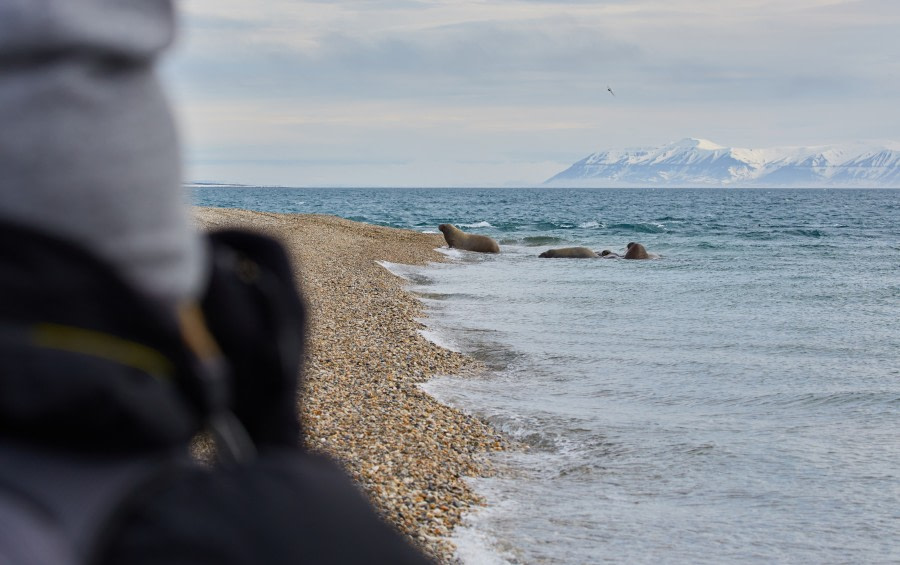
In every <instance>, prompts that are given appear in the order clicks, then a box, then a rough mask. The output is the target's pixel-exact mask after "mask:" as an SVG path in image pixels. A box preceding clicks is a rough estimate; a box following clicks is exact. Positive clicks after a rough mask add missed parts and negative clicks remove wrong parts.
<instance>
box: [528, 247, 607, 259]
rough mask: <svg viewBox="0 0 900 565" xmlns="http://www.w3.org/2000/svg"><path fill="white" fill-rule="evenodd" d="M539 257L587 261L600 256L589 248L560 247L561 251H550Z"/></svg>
mask: <svg viewBox="0 0 900 565" xmlns="http://www.w3.org/2000/svg"><path fill="white" fill-rule="evenodd" d="M538 257H544V258H551V259H552V258H556V257H563V258H566V259H587V258H589V257H599V255H597V254H596V253H594V250H593V249H589V248H587V247H560V248H559V249H548V250H547V251H544V252H543V253H541V254H540V255H538Z"/></svg>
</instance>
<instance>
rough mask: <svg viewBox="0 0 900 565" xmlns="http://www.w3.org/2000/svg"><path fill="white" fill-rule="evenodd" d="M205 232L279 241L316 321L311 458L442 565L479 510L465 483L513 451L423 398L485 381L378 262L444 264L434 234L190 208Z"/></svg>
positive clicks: (309, 412)
mask: <svg viewBox="0 0 900 565" xmlns="http://www.w3.org/2000/svg"><path fill="white" fill-rule="evenodd" d="M193 212H194V219H195V222H196V223H197V225H198V226H199V228H200V229H203V230H215V229H222V228H226V227H240V228H246V229H251V230H254V231H258V232H262V233H266V234H268V235H270V236H272V237H275V238H276V239H278V240H280V241H281V242H282V243H283V244H284V245H285V247H286V248H287V250H288V253H289V255H290V257H291V259H292V262H293V265H294V269H295V273H294V274H295V278H296V281H297V284H298V286H299V287H300V289H301V292H302V293H303V295H304V297H305V299H306V301H307V303H308V306H309V311H310V323H309V342H308V349H307V358H306V360H305V367H304V375H303V390H302V391H301V395H300V399H301V401H300V404H299V406H298V409H299V411H300V415H301V419H302V422H303V426H304V431H305V434H306V438H305V440H306V443H307V445H308V446H309V448H310V449H312V450H315V451H318V452H322V453H325V454H327V455H329V456H331V457H333V458H334V459H336V460H338V461H339V462H340V463H341V464H342V466H343V467H344V469H345V470H346V471H347V473H348V474H350V475H351V477H352V478H353V479H354V480H355V481H356V483H357V484H358V485H359V486H360V487H361V489H362V490H363V491H364V492H365V493H366V495H367V496H368V497H369V499H370V500H371V502H372V504H373V505H374V506H375V507H376V508H377V509H378V510H379V512H380V513H381V515H382V516H383V517H384V519H385V520H386V521H388V522H389V523H391V524H393V525H394V526H395V527H396V528H397V529H398V530H399V531H401V532H403V533H404V534H405V535H406V536H408V538H409V539H410V540H411V541H412V542H413V543H414V544H415V545H417V546H418V547H420V548H422V550H423V551H425V552H426V553H428V554H429V555H431V556H432V557H433V558H434V559H435V560H436V561H437V562H439V563H442V564H450V563H455V560H454V557H453V551H454V547H453V545H452V543H451V542H450V541H449V540H448V536H449V534H450V532H451V530H452V528H453V527H454V526H455V525H457V524H459V523H460V520H461V518H462V516H463V514H464V513H465V512H467V511H468V510H470V509H472V508H473V507H475V506H477V505H479V504H481V503H482V501H481V500H480V499H479V498H478V496H477V495H476V494H475V493H474V492H473V491H472V490H471V488H470V487H469V486H468V484H467V483H466V482H465V478H466V477H475V476H488V475H490V474H491V473H492V472H493V470H492V469H491V467H490V466H489V464H488V463H487V462H486V461H485V455H486V454H488V453H489V452H491V451H496V450H502V449H507V448H508V447H509V445H508V444H507V442H506V440H505V439H504V438H503V437H502V436H501V435H500V434H498V433H497V432H496V431H495V430H493V429H491V428H490V427H489V426H487V425H486V424H485V423H483V422H482V421H480V420H478V419H476V418H473V417H471V416H469V415H467V414H464V413H463V412H461V411H459V410H456V409H454V408H450V407H448V406H445V405H443V404H441V403H439V402H437V401H436V400H434V399H433V398H432V397H431V396H429V395H427V394H426V393H424V392H423V391H421V390H420V389H419V386H418V385H419V384H420V383H423V382H425V381H427V380H429V379H430V378H432V377H434V376H436V375H449V374H454V375H459V374H466V373H467V372H474V371H479V370H480V369H481V368H480V367H479V366H478V364H477V363H476V362H475V361H474V360H472V359H470V358H468V357H466V356H464V355H461V354H459V353H455V352H453V351H449V350H446V349H443V348H441V347H438V346H437V345H435V344H433V343H432V342H430V341H428V340H427V339H425V338H424V337H423V336H422V335H421V334H420V333H419V330H420V329H422V328H423V325H422V324H421V322H419V321H417V320H419V319H421V318H422V317H423V316H424V315H425V314H424V309H423V307H422V305H421V303H420V302H419V301H418V300H417V299H416V297H415V296H414V295H412V294H411V293H409V292H407V291H406V290H404V280H403V279H401V278H399V277H397V276H395V275H393V274H392V273H390V272H389V271H388V270H387V269H386V268H385V267H383V266H382V265H380V264H379V261H386V262H390V263H401V264H407V265H425V264H427V263H429V262H438V261H442V260H443V258H444V256H443V255H442V254H441V253H439V252H437V251H435V249H436V248H439V247H442V246H445V243H444V239H443V236H442V235H441V234H439V233H436V234H425V233H419V232H415V231H410V230H400V229H395V228H388V227H381V226H375V225H370V224H363V223H359V222H353V221H350V220H344V219H341V218H337V217H333V216H324V215H307V214H276V213H268V212H255V211H248V210H238V209H224V208H201V207H195V208H194V209H193Z"/></svg>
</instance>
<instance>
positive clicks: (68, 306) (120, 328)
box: [0, 224, 429, 565]
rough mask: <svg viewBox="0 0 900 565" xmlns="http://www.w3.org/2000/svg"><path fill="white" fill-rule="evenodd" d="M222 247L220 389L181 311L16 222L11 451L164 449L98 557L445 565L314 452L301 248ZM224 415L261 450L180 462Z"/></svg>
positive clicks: (224, 563) (11, 261) (11, 231)
mask: <svg viewBox="0 0 900 565" xmlns="http://www.w3.org/2000/svg"><path fill="white" fill-rule="evenodd" d="M210 246H211V249H212V256H213V257H214V261H213V265H212V277H211V281H212V282H211V284H210V287H209V290H208V291H207V294H206V296H205V298H204V309H205V312H206V314H207V319H208V321H209V326H210V328H211V330H212V333H213V334H214V335H215V337H216V339H217V341H218V342H219V343H220V344H221V345H222V349H223V352H224V356H225V358H226V361H227V366H228V367H230V372H229V373H228V375H227V379H219V380H218V381H216V380H215V379H212V380H211V379H210V375H209V374H208V373H209V371H208V367H207V366H206V364H205V363H204V362H203V361H202V360H200V359H198V358H197V356H196V355H195V354H194V353H192V351H191V350H190V349H189V348H188V347H186V346H185V344H184V342H183V340H182V337H181V333H180V330H179V325H178V322H177V320H176V317H175V315H174V313H173V312H170V311H169V309H167V308H162V307H161V306H160V305H159V304H156V303H154V302H153V301H152V300H150V299H148V298H146V297H144V296H141V295H140V294H139V293H137V292H136V291H135V290H134V289H132V288H131V287H130V286H129V285H127V284H126V283H125V282H124V281H122V280H121V279H120V278H119V277H118V276H117V275H116V273H115V272H114V270H113V269H111V268H110V267H109V266H107V265H105V264H104V263H103V262H102V261H100V260H98V259H97V258H95V257H93V256H92V255H91V254H89V253H87V252H85V251H84V250H81V249H79V248H77V247H76V246H74V245H71V244H70V243H67V242H65V241H61V240H58V239H55V238H53V237H49V236H47V235H44V234H40V233H36V232H34V231H31V230H29V229H25V228H21V227H17V226H12V225H2V224H0V363H2V365H0V444H3V443H12V444H15V445H17V446H25V447H26V448H28V447H29V446H32V447H35V448H39V449H47V450H51V451H52V452H53V453H54V454H55V455H56V456H57V457H60V458H62V459H61V460H62V461H65V460H66V458H67V457H69V456H71V457H72V458H79V459H82V460H83V459H84V458H89V459H92V460H94V461H96V462H102V461H105V460H107V459H109V458H115V459H116V460H119V461H121V460H128V459H132V458H133V459H135V460H138V459H146V458H147V457H150V456H154V455H157V454H160V456H159V458H158V460H159V465H158V469H154V471H153V472H152V473H150V474H149V478H148V480H145V481H142V483H141V487H140V488H137V489H134V490H133V492H130V493H129V494H128V495H127V496H126V497H125V498H124V499H123V500H122V501H121V503H120V504H118V505H117V509H116V513H115V515H114V519H111V520H109V521H108V523H106V524H104V525H103V528H102V531H101V532H100V533H99V535H97V539H96V540H92V541H91V546H92V547H91V551H90V552H89V553H88V554H86V555H87V556H88V557H87V558H88V559H89V561H90V562H92V563H102V564H119V563H122V564H126V563H127V564H137V565H140V564H150V563H154V564H161V563H165V564H210V565H213V564H215V565H229V564H234V565H238V564H270V563H271V564H281V563H284V564H292V565H296V564H304V563H396V564H402V563H428V562H429V561H428V560H427V559H426V558H425V557H424V556H422V555H421V554H420V553H419V552H418V551H416V550H414V549H413V548H412V547H411V546H410V545H408V543H407V542H406V540H404V539H403V538H402V537H401V536H400V535H398V534H397V533H396V532H395V531H393V529H392V528H390V527H389V526H388V525H386V524H385V523H384V522H382V521H381V520H380V519H379V518H378V517H377V515H376V514H375V512H374V511H373V509H372V508H371V506H370V505H369V503H368V502H367V501H366V500H365V499H364V497H363V496H362V495H361V494H360V493H359V491H358V490H357V487H356V486H355V485H354V484H353V483H352V482H351V481H350V480H349V479H348V478H347V477H346V476H345V475H344V474H343V472H342V471H341V470H340V468H339V467H337V466H336V465H335V464H334V463H333V462H331V461H329V460H326V459H325V458H322V457H320V456H315V455H312V454H309V453H307V452H305V450H303V449H302V447H300V446H299V436H300V429H299V423H298V418H297V410H296V398H295V392H296V390H297V375H298V373H299V364H300V360H301V359H302V347H303V330H304V326H303V324H304V308H303V303H302V301H301V300H300V299H299V297H298V295H297V293H296V291H295V290H294V286H293V284H292V280H291V271H290V268H289V264H288V261H287V259H286V257H285V255H284V252H283V250H282V249H281V248H280V246H279V245H278V244H277V243H275V242H274V241H272V240H270V239H267V238H264V237H261V236H255V235H251V234H247V233H240V232H228V233H222V234H218V235H214V236H213V237H212V238H211V239H210ZM213 381H215V382H213ZM218 411H225V412H227V413H228V414H234V415H235V416H236V418H237V420H239V421H240V423H241V424H242V427H243V428H244V429H246V431H247V432H248V434H249V437H250V439H252V441H253V442H254V444H255V446H256V448H257V449H258V453H257V454H256V455H255V456H254V457H251V458H248V459H247V460H245V461H242V462H235V463H232V464H229V465H213V466H204V465H198V464H193V463H190V462H188V461H187V459H186V458H184V457H172V456H170V454H172V453H176V454H185V453H187V449H188V444H189V442H190V441H191V439H192V438H193V437H194V436H195V435H196V434H197V432H199V431H200V430H201V429H202V428H203V427H204V425H205V424H206V423H207V422H209V421H210V420H211V419H214V416H215V414H216V413H217V412H218ZM163 454H164V455H163ZM58 472H59V473H66V469H65V465H64V464H62V465H59V471H58ZM51 474H52V473H51ZM13 482H14V479H13ZM3 488H9V484H6V483H3V482H2V481H0V489H3Z"/></svg>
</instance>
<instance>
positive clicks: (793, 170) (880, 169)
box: [545, 138, 900, 188]
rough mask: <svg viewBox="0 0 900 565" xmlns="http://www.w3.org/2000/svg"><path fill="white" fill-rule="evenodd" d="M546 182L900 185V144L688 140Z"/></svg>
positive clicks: (604, 158) (606, 156)
mask: <svg viewBox="0 0 900 565" xmlns="http://www.w3.org/2000/svg"><path fill="white" fill-rule="evenodd" d="M545 184H550V185H558V186H562V185H566V186H735V187H737V186H773V187H781V186H784V187H790V186H794V187H820V186H857V187H872V188H880V187H900V143H895V142H888V143H884V144H846V145H825V146H817V147H775V148H769V149H743V148H739V147H722V146H721V145H717V144H715V143H713V142H711V141H707V140H705V139H695V138H688V139H682V140H681V141H676V142H674V143H670V144H668V145H664V146H662V147H656V148H644V149H623V150H611V151H601V152H599V153H594V154H592V155H588V156H587V157H585V158H584V159H582V160H580V161H578V162H577V163H575V164H574V165H572V166H571V167H569V168H568V169H566V170H564V171H562V172H561V173H559V174H557V175H554V176H553V177H551V178H550V179H548V180H547V181H546V182H545Z"/></svg>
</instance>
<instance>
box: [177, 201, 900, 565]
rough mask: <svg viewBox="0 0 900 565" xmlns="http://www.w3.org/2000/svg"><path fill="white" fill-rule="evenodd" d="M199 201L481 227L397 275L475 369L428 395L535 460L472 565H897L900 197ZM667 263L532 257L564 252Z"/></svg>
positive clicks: (498, 491)
mask: <svg viewBox="0 0 900 565" xmlns="http://www.w3.org/2000/svg"><path fill="white" fill-rule="evenodd" d="M194 202H195V203H197V204H200V205H209V206H227V207H239V208H248V209H256V210H268V211H274V212H300V213H322V214H334V215H338V216H342V217H344V218H349V219H352V220H358V221H362V222H368V223H372V224H379V225H387V226H393V227H399V228H407V229H413V230H418V231H431V232H436V230H437V226H438V224H440V223H443V222H450V223H453V224H456V225H457V226H459V227H460V228H462V229H464V230H466V231H471V232H477V233H482V234H486V235H490V236H492V237H494V238H496V239H497V240H498V241H499V242H500V244H501V250H502V252H501V253H500V254H499V255H495V256H488V255H480V254H473V253H469V252H459V251H451V252H449V255H450V256H451V259H452V260H451V261H450V262H448V263H443V264H435V265H432V266H429V267H424V268H411V267H403V266H391V269H392V270H394V271H395V272H397V273H398V274H400V275H402V276H405V277H407V278H408V279H409V280H410V289H411V290H412V291H414V292H416V293H417V294H419V295H420V296H421V297H422V300H423V301H424V302H425V303H426V305H427V307H428V309H429V312H430V313H429V319H428V320H427V324H428V326H429V335H430V336H431V337H432V338H433V339H435V340H436V341H438V342H439V343H441V344H442V345H445V346H448V347H451V348H454V349H457V350H460V351H463V352H465V353H468V354H471V355H473V356H475V357H477V358H479V359H482V360H483V361H484V362H486V363H487V365H488V366H489V367H490V368H491V369H492V370H491V371H490V372H489V373H487V374H485V375H484V376H482V377H478V378H467V379H461V378H454V377H453V376H447V377H441V378H438V379H436V380H434V381H432V382H431V383H429V384H428V385H427V390H428V391H429V392H430V393H431V394H433V395H435V396H436V397H438V398H439V399H441V400H442V401H444V402H447V403H449V404H452V405H454V406H458V407H460V408H462V409H464V410H466V411H469V412H472V413H474V414H476V415H479V416H481V417H483V418H485V419H487V420H489V421H490V422H492V423H493V424H494V425H495V426H496V427H497V428H499V429H501V430H503V431H505V432H507V433H509V434H510V435H512V436H514V437H515V438H517V439H519V440H521V441H522V442H524V443H525V444H527V445H528V446H529V449H528V450H527V451H524V452H515V453H504V454H501V455H499V456H497V457H496V458H495V461H496V463H497V465H498V466H499V467H500V468H501V469H503V472H502V473H501V474H500V476H498V477H496V478H491V479H479V480H476V481H475V482H474V485H475V487H476V489H477V490H478V491H479V492H481V493H482V494H483V495H484V496H485V497H486V498H487V500H488V503H489V506H488V507H487V508H486V509H484V510H482V511H480V512H478V513H476V514H474V515H473V516H471V517H470V518H469V520H468V522H467V525H466V527H464V528H462V529H460V530H459V532H458V533H457V537H456V541H457V543H458V545H459V547H460V555H461V557H462V558H463V560H464V561H465V562H466V563H468V564H480V563H516V564H517V563H528V564H538V563H541V564H542V563H554V564H557V563H559V564H583V563H598V562H611V563H628V564H631V563H684V564H688V563H690V564H694V563H900V191H890V190H887V191H879V190H734V189H722V190H719V189H715V190H713V189H705V190H686V189H671V190H657V189H646V190H560V189H484V190H476V189H444V190H437V189H352V190H351V189H276V188H199V189H195V190H194ZM629 241H638V242H641V243H643V244H644V245H645V246H646V247H647V249H648V250H650V251H654V252H657V253H661V254H662V255H663V258H662V259H660V260H656V261H623V260H601V259H591V260H587V259H580V260H577V259H539V258H538V257H537V256H538V254H539V253H540V252H542V251H544V250H546V249H548V248H551V247H563V246H571V245H586V246H589V247H592V248H594V249H597V250H601V249H612V250H614V251H620V252H621V251H622V250H623V248H624V246H625V244H626V243H627V242H629Z"/></svg>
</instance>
